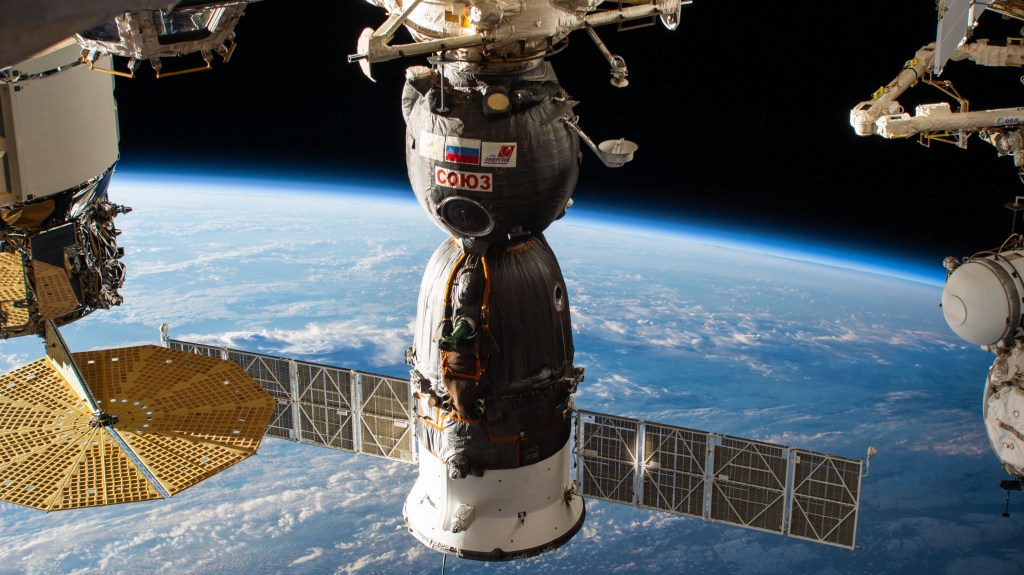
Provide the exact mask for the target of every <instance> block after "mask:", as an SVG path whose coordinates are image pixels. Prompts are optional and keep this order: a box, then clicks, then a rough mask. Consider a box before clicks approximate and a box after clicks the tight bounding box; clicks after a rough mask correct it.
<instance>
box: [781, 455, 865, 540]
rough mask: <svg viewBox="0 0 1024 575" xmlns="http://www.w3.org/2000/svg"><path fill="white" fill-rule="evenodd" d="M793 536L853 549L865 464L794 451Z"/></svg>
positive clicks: (791, 523) (791, 514)
mask: <svg viewBox="0 0 1024 575" xmlns="http://www.w3.org/2000/svg"><path fill="white" fill-rule="evenodd" d="M793 462H794V467H793V498H792V502H791V504H790V512H789V515H790V535H792V536H793V537H800V538H803V539H810V540H812V541H821V542H823V543H832V544H834V545H841V546H843V547H849V546H852V542H853V540H854V538H855V537H856V532H857V511H858V507H859V503H860V478H861V470H862V466H863V462H861V461H860V460H856V459H845V458H842V457H836V456H834V455H825V454H823V453H814V452H813V451H802V450H799V449H797V450H794V456H793Z"/></svg>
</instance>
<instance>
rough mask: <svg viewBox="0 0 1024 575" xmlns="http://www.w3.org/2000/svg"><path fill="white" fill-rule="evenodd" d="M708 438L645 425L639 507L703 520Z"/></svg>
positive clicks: (664, 427)
mask: <svg viewBox="0 0 1024 575" xmlns="http://www.w3.org/2000/svg"><path fill="white" fill-rule="evenodd" d="M708 441H709V434H708V433H707V432H706V431H695V430H692V429H683V428H681V427H671V426H668V425H659V424H657V423H647V424H645V427H644V465H643V469H644V482H643V500H642V502H641V504H640V506H641V507H649V508H651V509H658V510H661V511H669V512H671V513H679V514H682V515H691V516H693V517H701V518H703V517H704V497H705V493H706V490H707V464H708V445H709V443H708Z"/></svg>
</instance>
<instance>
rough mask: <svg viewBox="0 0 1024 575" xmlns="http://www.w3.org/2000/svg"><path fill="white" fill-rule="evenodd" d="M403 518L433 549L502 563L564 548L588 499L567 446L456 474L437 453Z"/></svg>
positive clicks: (423, 461)
mask: <svg viewBox="0 0 1024 575" xmlns="http://www.w3.org/2000/svg"><path fill="white" fill-rule="evenodd" d="M403 511H404V514H405V521H406V523H407V524H408V526H409V530H410V531H411V532H412V534H413V535H414V536H416V538H417V539H419V540H420V541H422V542H423V543H424V544H425V545H427V546H429V547H430V548H432V549H435V550H438V551H442V552H444V553H449V554H452V555H458V556H460V557H464V558H467V559H480V560H485V561H501V560H507V559H515V558H518V557H530V556H533V555H537V554H539V553H543V552H544V551H547V550H550V549H554V548H556V547H559V546H560V545H562V544H563V543H565V542H566V541H568V540H569V539H571V538H572V537H573V535H575V534H576V532H578V531H579V530H580V528H581V527H583V519H584V516H585V508H584V504H583V498H582V497H579V496H578V495H575V494H574V492H573V483H572V480H571V479H570V478H569V443H568V442H567V443H566V445H565V447H563V448H562V449H561V451H559V452H558V453H556V454H555V455H553V456H551V457H549V458H547V459H545V460H543V461H540V462H537V463H534V464H532V465H526V466H524V467H518V468H515V469H499V470H490V471H487V472H485V473H484V474H483V475H482V476H480V477H475V476H469V477H465V478H462V479H451V478H450V477H449V474H448V466H447V465H445V463H444V462H443V461H441V460H440V459H438V458H437V457H436V456H434V455H433V454H431V453H423V455H422V456H421V457H420V474H419V478H418V479H417V480H416V484H415V485H414V486H413V489H412V492H411V493H409V497H408V498H407V499H406V501H405V508H404V510H403Z"/></svg>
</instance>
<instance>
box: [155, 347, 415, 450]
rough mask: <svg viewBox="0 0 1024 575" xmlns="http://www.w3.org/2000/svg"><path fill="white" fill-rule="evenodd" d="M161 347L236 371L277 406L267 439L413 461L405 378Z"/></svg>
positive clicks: (216, 350)
mask: <svg viewBox="0 0 1024 575" xmlns="http://www.w3.org/2000/svg"><path fill="white" fill-rule="evenodd" d="M167 345H168V347H170V348H171V349H177V350H181V351H185V352H189V353H195V354H198V355H204V356H208V357H220V358H224V359H229V360H231V361H234V362H235V363H237V364H238V365H239V366H241V367H242V369H244V370H245V371H246V373H248V374H249V375H250V376H251V377H252V378H253V379H255V380H256V381H257V383H259V384H260V386H261V387H262V388H263V389H264V390H266V391H267V393H269V394H270V395H271V397H273V398H274V399H275V400H276V401H277V404H276V405H275V406H274V415H273V416H272V417H271V420H270V424H269V425H268V426H267V435H270V436H273V437H280V438H282V439H289V440H291V441H297V442H299V443H308V444H312V445H319V446H322V447H330V448H333V449H340V450H343V451H351V452H358V453H365V454H367V455H373V456H376V457H383V458H385V459H394V460H398V461H406V462H413V461H415V450H414V449H413V433H412V429H413V426H412V424H411V423H412V411H411V405H412V402H411V392H410V385H409V381H408V380H406V379H398V378H393V377H385V376H381V375H376V374H371V373H364V372H360V371H355V370H350V369H344V368H339V367H332V366H327V365H320V364H315V363H308V362H303V361H297V360H293V359H287V358H282V357H275V356H270V355H264V354H259V353H251V352H247V351H239V350H234V349H227V348H220V347H215V346H210V345H204V344H198V343H191V342H186V341H180V340H174V339H170V340H167Z"/></svg>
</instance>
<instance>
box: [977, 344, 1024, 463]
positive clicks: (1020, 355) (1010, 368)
mask: <svg viewBox="0 0 1024 575" xmlns="http://www.w3.org/2000/svg"><path fill="white" fill-rule="evenodd" d="M1022 371H1024V348H1022V347H1021V346H1020V345H1018V346H1017V347H1015V348H1014V350H1013V351H1012V352H1011V353H1010V354H1009V355H1008V356H1003V357H999V358H996V361H995V363H993V364H992V369H990V370H989V372H988V374H989V375H988V382H987V385H986V386H985V430H986V431H987V432H988V439H989V442H990V443H991V444H992V450H993V451H995V452H996V456H997V457H999V460H1000V461H1002V462H1003V463H1004V464H1006V465H1008V466H1010V467H1012V468H1013V470H1014V472H1016V473H1018V474H1020V473H1022V472H1024V389H1022V387H1021V386H1022V385H1024V384H1022V383H1021V378H1022V377H1024V373H1022ZM1007 471H1010V470H1009V469H1008V470H1007Z"/></svg>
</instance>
